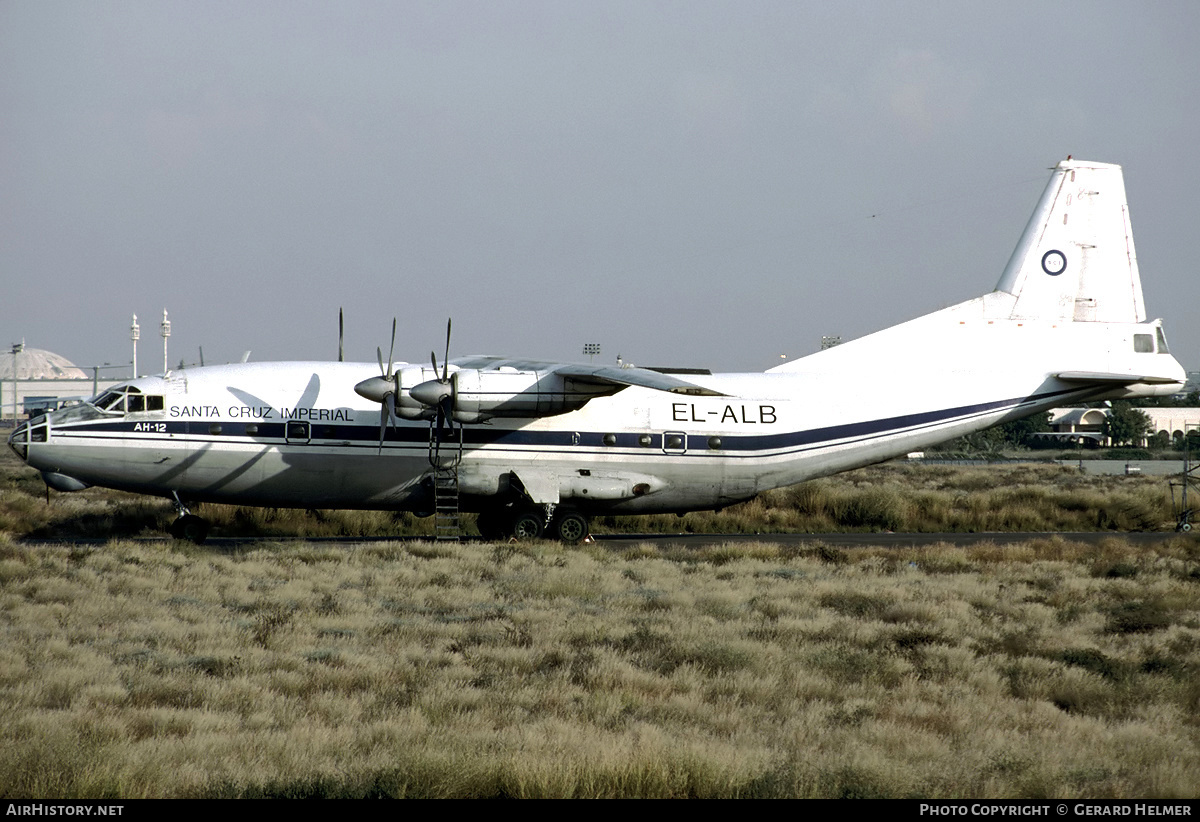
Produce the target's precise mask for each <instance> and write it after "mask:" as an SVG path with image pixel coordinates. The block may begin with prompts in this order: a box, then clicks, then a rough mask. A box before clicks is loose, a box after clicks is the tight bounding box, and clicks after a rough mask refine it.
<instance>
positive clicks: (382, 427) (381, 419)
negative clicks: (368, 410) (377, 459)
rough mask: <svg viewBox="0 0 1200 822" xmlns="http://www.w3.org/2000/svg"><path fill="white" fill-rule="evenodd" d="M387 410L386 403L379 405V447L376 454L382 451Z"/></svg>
mask: <svg viewBox="0 0 1200 822" xmlns="http://www.w3.org/2000/svg"><path fill="white" fill-rule="evenodd" d="M388 396H391V395H390V394H389V395H388ZM387 411H388V409H387V403H386V402H385V403H382V404H381V405H380V406H379V448H378V449H377V450H376V451H375V453H376V455H379V454H382V453H383V435H384V433H385V432H386V431H387Z"/></svg>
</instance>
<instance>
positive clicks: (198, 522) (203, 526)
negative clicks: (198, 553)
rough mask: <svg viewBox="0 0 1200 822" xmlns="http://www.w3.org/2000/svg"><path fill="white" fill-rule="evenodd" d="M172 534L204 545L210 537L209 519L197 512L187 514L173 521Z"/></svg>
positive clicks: (176, 537) (177, 537)
mask: <svg viewBox="0 0 1200 822" xmlns="http://www.w3.org/2000/svg"><path fill="white" fill-rule="evenodd" d="M171 536H173V537H175V539H186V540H187V541H189V542H194V543H196V544H197V545H203V544H204V541H205V540H206V539H208V520H206V519H204V518H203V517H198V516H196V515H195V514H185V515H184V516H182V517H180V518H179V519H177V520H175V521H174V522H172V523H171Z"/></svg>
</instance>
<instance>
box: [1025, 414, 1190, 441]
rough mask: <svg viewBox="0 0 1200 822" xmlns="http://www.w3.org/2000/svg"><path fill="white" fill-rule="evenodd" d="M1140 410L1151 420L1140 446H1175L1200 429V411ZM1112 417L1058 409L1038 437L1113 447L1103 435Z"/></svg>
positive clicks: (1051, 415)
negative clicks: (1158, 443)
mask: <svg viewBox="0 0 1200 822" xmlns="http://www.w3.org/2000/svg"><path fill="white" fill-rule="evenodd" d="M1138 410H1139V411H1141V412H1142V413H1143V414H1145V415H1146V416H1147V417H1149V418H1150V436H1149V437H1147V438H1145V439H1143V440H1142V441H1141V442H1139V443H1138V445H1139V446H1145V445H1147V444H1148V442H1149V440H1150V439H1151V438H1156V439H1159V440H1160V441H1164V442H1174V441H1176V440H1179V439H1182V438H1183V437H1184V436H1185V435H1186V434H1187V432H1188V431H1192V430H1195V429H1198V428H1200V408H1138ZM1108 414H1109V410H1108V409H1107V408H1056V409H1054V410H1053V411H1051V412H1050V430H1049V431H1045V432H1042V433H1040V434H1036V435H1035V436H1037V437H1039V438H1040V439H1052V440H1060V441H1062V442H1064V443H1071V444H1085V445H1087V444H1090V445H1109V444H1110V443H1109V442H1108V440H1107V438H1106V437H1105V436H1104V433H1103V432H1104V421H1105V420H1106V419H1107V418H1108Z"/></svg>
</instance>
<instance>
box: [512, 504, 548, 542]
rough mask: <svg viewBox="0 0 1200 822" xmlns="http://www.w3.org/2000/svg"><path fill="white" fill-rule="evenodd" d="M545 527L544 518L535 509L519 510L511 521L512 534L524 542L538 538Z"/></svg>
mask: <svg viewBox="0 0 1200 822" xmlns="http://www.w3.org/2000/svg"><path fill="white" fill-rule="evenodd" d="M544 528H545V518H544V517H543V516H542V515H541V514H540V513H538V512H537V511H521V512H520V513H518V514H517V515H516V516H515V517H513V521H512V535H513V537H514V538H515V539H517V540H519V541H521V542H524V541H526V540H531V539H538V538H539V537H540V536H541V535H542V531H543V530H544Z"/></svg>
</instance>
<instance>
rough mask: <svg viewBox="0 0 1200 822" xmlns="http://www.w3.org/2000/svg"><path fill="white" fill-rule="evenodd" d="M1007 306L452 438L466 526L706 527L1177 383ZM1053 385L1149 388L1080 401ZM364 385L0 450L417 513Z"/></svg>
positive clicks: (267, 397) (1137, 354)
mask: <svg viewBox="0 0 1200 822" xmlns="http://www.w3.org/2000/svg"><path fill="white" fill-rule="evenodd" d="M1005 296H1006V295H996V294H989V295H987V296H985V297H982V298H979V299H977V300H972V301H969V302H966V303H963V304H961V305H958V306H954V307H952V308H948V309H945V310H943V311H940V312H936V313H934V314H930V315H927V316H924V317H921V318H918V319H916V320H913V321H911V322H909V323H904V324H902V325H899V326H895V327H893V328H890V329H887V330H885V331H881V332H879V333H877V334H873V335H870V336H868V337H864V338H862V339H860V340H856V341H853V342H851V343H847V344H845V345H843V346H839V347H837V348H833V349H830V350H828V351H823V352H821V353H819V354H814V355H812V356H811V357H807V358H805V359H803V360H798V361H796V362H793V363H789V364H788V365H787V366H786V367H784V368H782V369H777V370H775V371H772V372H767V373H754V374H715V375H711V376H704V377H702V378H699V379H697V382H702V383H703V385H704V386H705V387H706V388H710V389H713V390H715V391H718V392H720V393H721V394H723V395H725V396H687V395H681V394H672V393H669V392H667V391H658V390H652V389H648V388H641V387H636V386H634V387H629V388H625V389H623V390H620V391H618V392H617V393H615V394H613V395H612V396H602V397H596V398H594V399H591V400H590V401H588V402H587V403H586V404H585V405H584V406H583V408H581V409H579V410H577V411H572V412H569V413H564V414H560V415H556V416H547V417H540V418H534V419H492V420H489V421H487V422H484V423H480V424H473V425H471V424H469V425H465V426H463V427H462V431H463V434H462V441H463V446H462V452H461V455H462V459H461V464H460V465H459V468H458V470H459V487H460V491H461V493H462V494H463V496H464V499H465V500H474V501H475V502H474V503H473V505H474V507H476V508H478V507H481V506H485V505H486V500H487V499H489V498H494V497H496V496H498V495H503V494H505V493H507V492H509V491H510V489H511V488H512V486H513V480H514V478H516V479H519V481H520V486H521V487H522V488H523V489H524V490H525V492H526V493H528V495H529V497H530V498H531V499H532V500H533V501H534V502H537V503H555V504H558V503H566V504H571V505H574V506H578V507H580V508H583V509H585V510H588V511H590V512H593V513H597V512H601V511H619V512H628V513H654V512H664V511H686V510H697V509H708V508H720V507H723V506H725V505H728V504H731V503H734V502H737V501H740V500H744V499H748V498H750V497H752V496H754V495H755V494H756V493H758V492H761V491H764V490H767V489H771V488H777V487H781V486H785V485H789V484H792V483H796V482H800V481H803V480H805V479H809V478H812V477H816V476H822V475H826V474H831V473H834V472H837V471H842V470H846V469H849V468H854V467H857V466H861V465H867V464H871V463H875V462H879V461H881V460H886V459H890V458H892V457H895V456H898V455H902V454H904V453H907V452H909V451H914V450H919V449H922V448H924V447H926V446H928V445H931V444H934V443H937V442H941V441H944V440H946V439H949V438H951V437H955V436H959V435H962V434H965V433H969V432H972V431H977V430H980V429H983V428H986V427H988V426H990V425H993V424H995V423H997V422H1000V421H1004V420H1007V419H1015V418H1017V417H1021V416H1026V415H1029V414H1032V413H1036V412H1038V411H1043V410H1046V409H1049V408H1052V407H1055V406H1060V405H1065V404H1070V403H1074V402H1079V401H1086V400H1092V399H1100V398H1104V397H1113V396H1126V395H1144V394H1153V393H1168V392H1169V391H1173V390H1178V387H1179V385H1180V384H1181V383H1182V380H1183V369H1182V367H1181V366H1180V365H1179V364H1178V363H1177V362H1176V361H1175V360H1174V358H1173V357H1171V356H1170V354H1167V353H1165V352H1159V351H1158V350H1151V351H1148V352H1147V351H1144V350H1143V351H1135V345H1134V335H1135V334H1138V335H1142V336H1143V338H1144V336H1145V335H1147V334H1148V335H1151V336H1152V337H1153V335H1155V334H1156V330H1157V324H1155V323H1141V324H1134V323H1130V324H1118V323H1059V322H1038V321H1016V320H1009V319H989V318H988V317H989V315H991V314H994V313H995V312H994V311H992V310H991V306H990V305H989V301H992V302H994V301H996V300H1001V301H1002V300H1003V299H1004V298H1005ZM1063 372H1103V373H1106V374H1112V373H1114V372H1119V373H1129V374H1136V375H1141V376H1146V375H1151V376H1155V377H1156V378H1157V380H1158V381H1157V383H1155V384H1142V385H1138V386H1132V387H1118V388H1114V387H1113V386H1111V385H1099V386H1098V385H1095V384H1082V385H1081V384H1076V383H1072V382H1069V381H1063V380H1060V379H1058V378H1057V377H1055V376H1054V375H1055V374H1059V373H1063ZM377 373H378V369H377V367H376V366H375V365H373V364H361V363H313V362H307V363H306V362H283V363H253V364H241V365H226V366H215V367H208V368H199V369H189V370H185V371H179V372H174V373H170V374H168V375H167V376H166V377H146V378H141V379H138V380H134V381H132V382H131V383H129V385H130V386H132V387H134V388H136V389H138V390H139V391H140V392H141V394H143V395H146V396H154V397H157V396H162V398H163V399H162V404H161V408H156V409H155V410H132V411H130V410H127V411H125V412H123V413H122V412H119V411H109V412H102V411H98V410H96V409H95V408H93V407H91V406H77V407H74V408H69V409H65V410H62V411H58V412H54V413H52V414H50V415H49V416H48V417H47V418H46V419H45V421H44V422H42V423H40V424H41V426H42V428H41V431H40V432H39V431H38V429H37V427H36V425H37V424H33V426H32V427H31V429H30V434H29V436H27V437H26V438H25V439H26V440H27V442H25V444H24V445H23V446H22V443H21V441H20V439H21V438H19V437H14V440H16V441H15V442H14V447H17V448H18V452H20V450H21V448H22V447H24V448H25V449H26V451H25V453H24V455H23V456H25V458H26V460H27V461H28V462H29V464H30V465H32V466H33V467H35V468H38V469H39V470H41V471H43V472H45V473H46V474H48V475H51V476H53V475H61V476H65V477H69V478H73V479H75V480H78V481H79V482H81V483H85V484H91V485H101V486H108V487H114V488H121V489H125V490H129V491H135V492H141V493H149V494H159V495H171V494H177V495H178V496H179V497H181V498H183V499H185V500H188V499H190V500H199V501H228V502H238V503H244V504H252V505H271V506H284V507H286V506H293V507H311V508H384V509H415V510H418V511H420V510H427V509H428V493H427V490H426V487H425V486H424V485H423V483H422V481H423V480H424V479H425V478H426V477H428V476H429V474H430V473H431V468H430V459H429V456H430V439H431V424H430V423H429V422H425V421H406V420H396V421H394V422H389V423H388V424H387V426H386V427H385V429H384V439H383V442H382V444H381V443H380V410H379V405H378V404H376V403H373V402H370V401H368V400H364V399H363V398H361V397H359V396H358V395H357V394H356V393H355V391H354V386H355V384H356V383H358V382H359V381H361V380H364V379H366V378H368V377H371V376H373V375H376V374H377ZM154 404H155V403H150V405H154ZM145 405H146V404H142V405H141V406H139V407H143V406H145ZM451 447H456V446H451V445H450V444H446V443H444V444H443V445H442V448H443V449H448V448H451ZM471 506H472V503H471V502H467V503H465V507H471Z"/></svg>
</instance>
